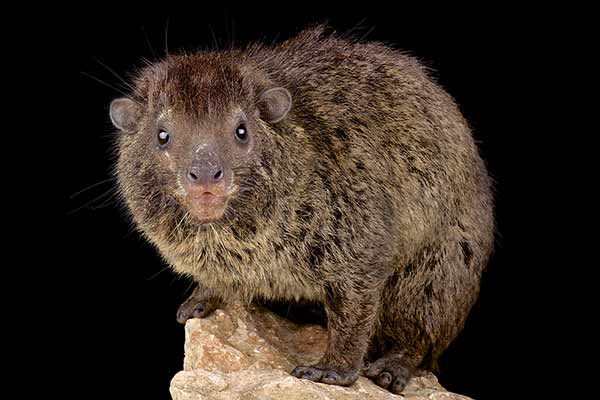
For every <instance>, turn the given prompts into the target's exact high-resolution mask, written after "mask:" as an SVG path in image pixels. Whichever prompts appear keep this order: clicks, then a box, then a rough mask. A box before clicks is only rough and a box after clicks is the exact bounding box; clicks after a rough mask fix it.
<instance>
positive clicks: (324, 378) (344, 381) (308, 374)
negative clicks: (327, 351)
mask: <svg viewBox="0 0 600 400" xmlns="http://www.w3.org/2000/svg"><path fill="white" fill-rule="evenodd" d="M291 374H292V376H295V377H296V378H300V379H308V380H311V381H313V382H321V383H327V384H329V385H339V386H350V385H352V384H353V383H354V382H356V380H357V379H358V370H357V369H356V370H350V371H340V370H337V369H333V368H330V367H319V366H317V365H314V366H306V367H305V366H298V367H296V368H294V370H293V371H292V372H291Z"/></svg>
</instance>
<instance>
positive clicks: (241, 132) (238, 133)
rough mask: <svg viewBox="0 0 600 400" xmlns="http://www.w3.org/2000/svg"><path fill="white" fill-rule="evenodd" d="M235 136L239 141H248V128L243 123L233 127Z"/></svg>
mask: <svg viewBox="0 0 600 400" xmlns="http://www.w3.org/2000/svg"><path fill="white" fill-rule="evenodd" d="M235 138H236V139H237V140H238V142H241V143H246V142H247V141H248V130H247V129H246V126H245V125H244V124H241V125H240V126H238V127H237V128H236V129H235Z"/></svg>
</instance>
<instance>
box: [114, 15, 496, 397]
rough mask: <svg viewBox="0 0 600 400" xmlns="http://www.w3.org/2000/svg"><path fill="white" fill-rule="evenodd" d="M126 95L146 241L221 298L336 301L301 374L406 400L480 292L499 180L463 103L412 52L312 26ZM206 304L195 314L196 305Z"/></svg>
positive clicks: (118, 120) (133, 186)
mask: <svg viewBox="0 0 600 400" xmlns="http://www.w3.org/2000/svg"><path fill="white" fill-rule="evenodd" d="M133 87H134V90H133V92H132V93H131V96H130V98H122V99H117V100H114V101H113V102H112V104H111V108H110V113H111V119H112V121H113V123H114V125H115V126H116V127H117V128H118V129H119V130H120V131H122V132H121V134H120V135H119V136H118V141H117V150H118V156H119V157H118V163H117V165H116V173H117V175H118V181H119V187H120V192H121V195H122V198H123V199H124V201H125V204H126V206H127V207H128V209H129V210H130V212H131V215H132V217H133V220H134V221H135V224H136V225H137V227H138V228H139V230H140V232H141V233H142V234H143V236H144V237H145V238H147V239H148V240H149V241H150V242H151V243H153V244H154V245H155V246H156V247H157V249H158V250H159V251H160V253H161V254H162V256H163V257H164V259H165V260H166V262H167V263H168V264H169V265H171V266H172V267H173V269H174V270H175V271H177V272H178V273H180V274H184V275H187V276H190V277H192V278H193V279H194V280H195V281H197V282H198V283H199V287H198V289H196V291H195V292H194V294H193V295H192V297H191V298H190V299H188V301H187V302H186V303H184V305H183V306H182V308H181V310H180V314H179V319H180V320H181V321H185V319H187V318H189V317H191V316H204V315H206V314H208V313H210V312H211V311H212V310H213V309H214V308H215V307H216V306H217V305H218V304H219V302H220V301H222V300H224V301H227V299H230V298H232V297H234V296H235V297H237V298H242V299H244V300H250V299H253V298H260V299H267V300H284V301H285V300H307V301H317V302H322V303H323V304H324V308H325V311H326V313H327V319H328V323H327V324H328V330H329V344H328V347H327V350H326V352H325V354H324V355H323V358H322V359H321V360H320V361H319V362H318V363H317V364H315V365H311V366H305V365H302V366H298V367H296V368H295V369H294V370H293V371H292V372H291V373H292V375H294V376H296V377H298V378H304V379H310V380H313V381H319V382H324V383H329V384H335V385H350V384H352V383H353V382H354V381H356V379H357V378H358V375H359V372H360V373H362V374H363V375H365V376H367V377H369V378H371V379H373V380H374V381H375V382H376V383H377V384H378V385H380V386H382V387H384V388H388V389H389V390H390V391H392V392H394V393H399V392H400V391H401V390H402V389H403V388H404V386H405V385H406V383H407V381H408V379H409V378H410V376H411V374H412V373H413V372H414V371H415V370H417V369H419V368H431V367H432V366H433V365H434V364H435V361H436V359H437V358H438V357H439V355H440V354H441V353H442V352H443V351H444V349H445V348H446V347H447V346H448V344H449V343H450V342H451V341H452V339H453V338H454V337H455V336H456V335H457V334H458V332H459V331H460V330H461V328H462V326H463V324H464V322H465V319H466V317H467V314H468V313H469V310H470V308H471V306H472V305H473V303H474V302H475V300H476V297H477V294H478V291H479V283H480V276H481V273H482V271H483V269H484V267H485V265H486V262H487V259H488V257H489V255H490V252H491V249H492V243H493V230H494V228H493V225H494V223H493V201H492V193H491V181H490V178H489V177H488V174H487V172H486V168H485V165H484V163H483V162H482V160H481V159H480V157H479V155H478V151H477V147H476V145H475V143H474V140H473V138H472V135H471V132H470V130H469V127H468V124H467V123H466V122H465V120H464V119H463V117H462V116H461V114H460V112H459V110H458V108H457V106H456V105H455V103H454V101H453V100H452V98H451V97H450V96H449V95H448V94H446V93H445V92H444V91H443V90H442V89H441V88H440V87H439V86H438V85H436V84H435V83H434V82H433V81H432V80H431V79H430V78H429V77H428V75H427V72H426V71H425V69H424V68H423V67H422V66H421V65H419V63H418V62H417V61H415V60H414V59H412V58H410V57H407V56H405V55H403V54H401V53H399V52H397V51H395V50H392V49H390V48H388V47H386V46H384V45H382V44H379V43H361V42H357V41H352V40H348V39H343V38H339V37H335V36H333V35H329V34H325V33H324V30H323V29H322V28H321V27H319V28H313V29H309V30H306V31H304V32H302V33H300V34H299V35H298V36H296V37H295V38H292V39H290V40H288V41H285V42H283V43H281V44H279V45H275V46H266V45H262V44H256V45H253V46H249V47H248V48H246V49H239V50H238V49H234V50H228V51H200V52H196V53H193V54H183V55H169V56H167V57H166V58H165V59H164V60H162V61H160V62H156V63H154V64H151V65H148V66H146V67H144V68H143V69H141V70H140V71H139V73H138V74H137V76H136V78H135V80H134V82H133ZM196 306H197V307H196Z"/></svg>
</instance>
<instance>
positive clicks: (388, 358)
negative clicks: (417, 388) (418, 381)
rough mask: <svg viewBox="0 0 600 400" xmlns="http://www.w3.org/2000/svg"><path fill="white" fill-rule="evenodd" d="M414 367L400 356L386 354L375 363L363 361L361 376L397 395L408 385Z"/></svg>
mask: <svg viewBox="0 0 600 400" xmlns="http://www.w3.org/2000/svg"><path fill="white" fill-rule="evenodd" d="M413 372H414V367H412V365H411V363H408V362H407V360H406V358H405V357H403V356H402V355H400V354H388V355H385V356H383V357H381V358H379V359H377V360H376V361H373V362H370V361H366V360H365V361H364V363H363V369H362V374H363V375H364V376H366V377H367V378H370V379H371V380H372V381H373V382H375V383H376V384H377V385H379V386H381V387H382V388H384V389H388V390H389V391H390V392H392V393H397V394H399V393H400V392H402V390H403V389H404V388H405V387H406V385H407V384H408V381H409V380H410V377H411V376H412V374H413Z"/></svg>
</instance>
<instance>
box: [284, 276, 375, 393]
mask: <svg viewBox="0 0 600 400" xmlns="http://www.w3.org/2000/svg"><path fill="white" fill-rule="evenodd" d="M348 286H350V287H351V286H353V285H348ZM327 291H328V296H327V297H328V298H327V301H326V302H325V311H326V312H327V330H328V334H329V342H328V344H327V350H326V351H325V354H324V355H323V357H322V358H321V360H320V361H319V362H318V363H317V364H315V365H311V366H298V367H296V368H294V370H293V371H292V372H291V374H292V375H293V376H295V377H297V378H302V379H309V380H311V381H315V382H322V383H328V384H331V385H341V386H349V385H351V384H352V383H354V382H355V381H356V380H357V379H358V375H359V369H360V367H361V364H362V359H363V355H364V353H365V351H366V349H367V344H368V341H369V337H370V335H371V331H372V328H373V323H374V320H375V315H376V313H377V307H378V303H379V299H378V296H377V295H376V294H375V293H374V291H371V292H369V291H367V290H365V289H362V290H358V289H357V288H356V287H353V288H349V287H345V288H343V287H339V286H338V287H335V286H329V287H328V288H327Z"/></svg>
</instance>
